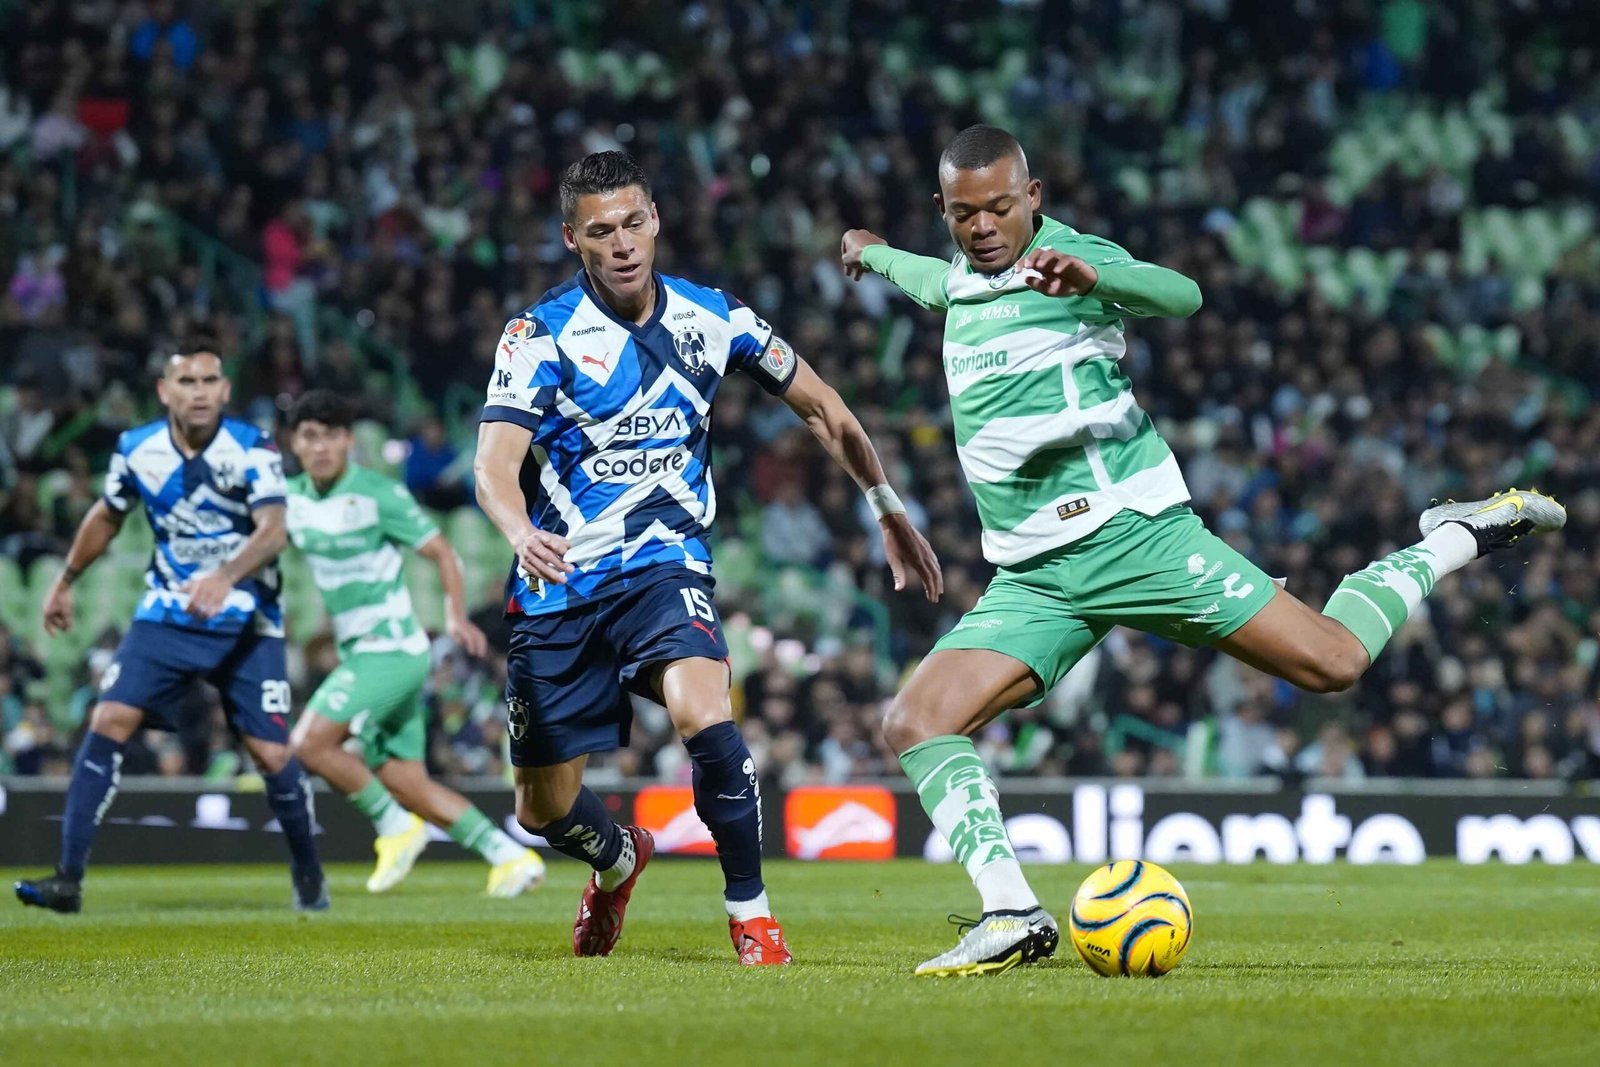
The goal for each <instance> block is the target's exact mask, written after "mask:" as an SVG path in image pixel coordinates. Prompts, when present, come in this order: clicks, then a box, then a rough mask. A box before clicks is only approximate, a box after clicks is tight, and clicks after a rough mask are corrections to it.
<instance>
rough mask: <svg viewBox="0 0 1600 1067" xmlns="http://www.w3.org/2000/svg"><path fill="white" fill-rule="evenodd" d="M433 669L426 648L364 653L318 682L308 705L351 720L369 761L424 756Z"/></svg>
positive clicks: (372, 763) (373, 763)
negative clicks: (426, 689)
mask: <svg viewBox="0 0 1600 1067" xmlns="http://www.w3.org/2000/svg"><path fill="white" fill-rule="evenodd" d="M428 669H429V662H428V656H427V654H426V653H423V654H421V655H408V654H406V653H401V652H382V653H366V654H361V653H358V654H356V655H354V656H351V657H350V658H348V659H346V660H345V661H344V662H343V663H340V664H339V666H338V668H337V669H336V670H335V671H334V672H333V673H332V674H330V675H328V678H327V680H326V681H324V682H323V683H322V684H321V685H320V686H318V687H317V691H316V692H315V693H313V694H312V695H311V700H310V702H309V703H307V705H306V710H307V711H314V712H316V713H317V714H318V715H321V716H323V717H325V718H328V719H332V720H333V721H334V722H339V723H348V724H349V726H350V733H351V735H352V736H354V737H358V738H360V739H361V749H362V752H363V754H364V755H365V756H366V760H367V766H369V767H372V768H374V769H376V768H378V767H380V766H382V765H383V764H384V763H386V762H388V761H389V760H392V759H399V760H420V759H422V757H423V755H424V754H425V753H426V752H427V747H428V714H427V710H426V709H425V708H424V707H423V704H422V685H423V683H424V682H426V681H427V680H428Z"/></svg>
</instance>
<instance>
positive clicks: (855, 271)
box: [839, 230, 889, 281]
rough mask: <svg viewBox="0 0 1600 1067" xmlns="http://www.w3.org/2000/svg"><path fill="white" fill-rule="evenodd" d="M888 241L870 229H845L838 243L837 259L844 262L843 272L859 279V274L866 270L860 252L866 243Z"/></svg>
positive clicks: (864, 248) (876, 243) (875, 243)
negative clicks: (841, 239)
mask: <svg viewBox="0 0 1600 1067" xmlns="http://www.w3.org/2000/svg"><path fill="white" fill-rule="evenodd" d="M888 243H889V242H887V241H885V240H884V239H883V238H882V237H879V236H878V235H877V234H875V233H873V232H872V231H871V230H846V231H845V232H844V240H843V241H841V242H840V244H839V261H840V262H841V263H842V264H844V272H845V273H846V274H848V275H850V277H852V278H854V279H855V280H856V281H860V280H861V275H862V274H864V273H866V270H867V267H866V264H864V263H862V262H861V253H862V252H864V251H865V250H866V248H867V246H868V245H883V244H888Z"/></svg>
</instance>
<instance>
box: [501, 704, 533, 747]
mask: <svg viewBox="0 0 1600 1067" xmlns="http://www.w3.org/2000/svg"><path fill="white" fill-rule="evenodd" d="M506 732H507V733H509V734H510V735H511V740H513V741H521V740H522V739H523V738H524V737H526V736H527V735H528V705H526V704H524V703H523V702H522V701H520V700H518V699H517V698H516V697H513V696H508V697H506Z"/></svg>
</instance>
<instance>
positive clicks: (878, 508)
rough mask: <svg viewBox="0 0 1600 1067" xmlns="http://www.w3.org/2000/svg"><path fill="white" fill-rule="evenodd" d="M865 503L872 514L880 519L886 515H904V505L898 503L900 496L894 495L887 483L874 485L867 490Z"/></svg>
mask: <svg viewBox="0 0 1600 1067" xmlns="http://www.w3.org/2000/svg"><path fill="white" fill-rule="evenodd" d="M867 503H868V504H869V505H870V506H871V507H872V516H873V518H875V519H878V520H880V521H881V520H882V519H883V518H884V517H885V516H887V515H904V514H905V513H906V506H905V505H904V504H902V503H900V498H899V497H897V496H895V494H894V490H893V489H891V488H890V487H889V486H887V485H875V486H873V487H872V488H871V489H868V490H867Z"/></svg>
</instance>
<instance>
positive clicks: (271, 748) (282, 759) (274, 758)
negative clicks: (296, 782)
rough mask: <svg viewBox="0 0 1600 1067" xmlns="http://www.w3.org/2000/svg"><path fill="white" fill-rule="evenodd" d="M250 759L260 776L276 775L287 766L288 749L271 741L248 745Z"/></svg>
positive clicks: (284, 745) (285, 745)
mask: <svg viewBox="0 0 1600 1067" xmlns="http://www.w3.org/2000/svg"><path fill="white" fill-rule="evenodd" d="M246 747H247V748H249V750H250V758H251V759H252V760H254V761H255V765H256V769H257V770H259V771H260V772H261V773H262V774H277V773H278V772H279V771H281V770H283V769H284V768H285V767H287V766H288V765H289V759H290V749H289V746H288V745H287V744H280V743H278V742H272V741H262V742H256V743H248V742H247V744H246Z"/></svg>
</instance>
